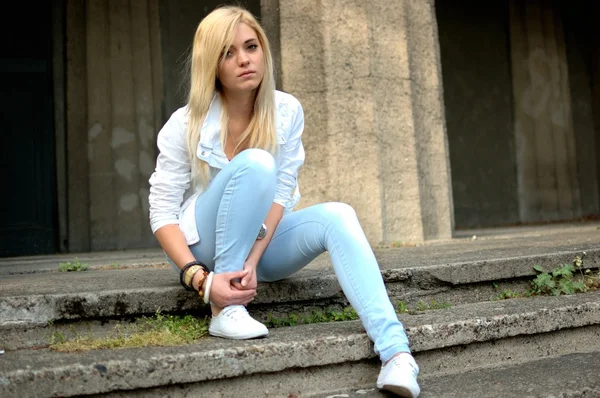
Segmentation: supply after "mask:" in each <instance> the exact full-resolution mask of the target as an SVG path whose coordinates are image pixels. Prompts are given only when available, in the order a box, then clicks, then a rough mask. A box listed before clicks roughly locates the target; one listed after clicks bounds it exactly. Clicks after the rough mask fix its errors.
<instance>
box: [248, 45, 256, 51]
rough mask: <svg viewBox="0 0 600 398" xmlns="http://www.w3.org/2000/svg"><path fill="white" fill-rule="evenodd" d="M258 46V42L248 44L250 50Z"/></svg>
mask: <svg viewBox="0 0 600 398" xmlns="http://www.w3.org/2000/svg"><path fill="white" fill-rule="evenodd" d="M257 48H258V45H256V44H250V45H249V46H248V50H256V49H257Z"/></svg>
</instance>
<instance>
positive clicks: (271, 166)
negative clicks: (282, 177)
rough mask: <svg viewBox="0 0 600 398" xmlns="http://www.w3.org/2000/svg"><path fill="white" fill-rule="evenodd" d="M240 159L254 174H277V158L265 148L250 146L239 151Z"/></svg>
mask: <svg viewBox="0 0 600 398" xmlns="http://www.w3.org/2000/svg"><path fill="white" fill-rule="evenodd" d="M238 156H239V157H240V159H239V160H240V161H241V162H242V163H243V164H244V165H245V167H246V168H247V169H250V170H252V172H253V173H254V174H259V175H263V176H276V175H277V166H276V164H275V158H273V155H271V154H270V153H269V152H267V151H265V150H264V149H257V148H250V149H246V150H244V151H242V152H240V153H239V155H238Z"/></svg>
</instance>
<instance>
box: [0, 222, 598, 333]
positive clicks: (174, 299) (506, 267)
mask: <svg viewBox="0 0 600 398" xmlns="http://www.w3.org/2000/svg"><path fill="white" fill-rule="evenodd" d="M567 240H569V239H567ZM599 241H600V233H598V234H597V236H596V234H595V233H593V234H590V233H586V234H584V235H582V236H577V239H575V238H574V237H571V238H570V240H569V242H567V243H565V242H564V241H562V242H563V245H562V246H561V245H557V246H556V247H553V248H551V247H549V246H550V245H549V243H548V242H547V241H543V244H542V241H540V242H538V244H537V246H536V245H534V244H533V241H532V240H529V241H528V244H531V246H528V247H521V248H520V249H518V250H517V247H516V246H514V247H513V244H512V243H511V245H508V247H507V246H505V247H504V250H503V251H499V249H498V248H495V249H494V248H488V249H485V250H484V249H482V246H481V245H480V246H479V249H478V250H475V251H474V252H469V251H468V250H467V246H468V244H467V246H465V245H456V246H457V247H460V248H462V249H460V250H459V249H458V248H456V247H454V246H453V245H441V246H439V247H437V248H436V249H434V248H433V246H432V247H430V248H429V253H428V254H426V253H424V252H423V250H421V248H412V249H419V250H418V253H415V251H414V250H411V248H408V249H393V250H392V249H390V250H382V251H378V252H377V257H378V260H379V264H380V267H381V271H382V275H383V278H384V280H385V282H386V286H387V289H388V293H389V294H390V296H391V298H392V299H393V300H394V301H399V300H404V301H405V302H406V303H407V304H415V303H416V302H417V301H431V300H436V301H438V302H447V303H450V304H453V305H455V304H461V303H468V302H477V301H482V300H489V299H490V298H493V297H494V296H497V295H498V293H499V291H501V290H503V289H511V290H526V289H527V287H528V282H529V280H530V279H531V278H532V277H533V276H534V275H535V271H534V270H533V266H534V265H536V264H540V265H542V266H543V267H545V268H546V269H548V270H550V269H552V268H556V267H557V266H558V265H559V264H563V263H567V262H571V261H572V260H573V258H574V257H575V256H582V255H583V253H585V260H584V268H597V267H598V266H599V265H600V247H599V245H598V242H599ZM511 242H512V241H511ZM513 243H514V242H513ZM554 243H555V244H556V243H557V242H554ZM496 246H497V245H496ZM459 252H460V253H459ZM459 254H460V256H459ZM442 256H446V258H447V259H446V260H444V259H443V258H442ZM459 259H461V260H460V261H458V260H459ZM492 282H498V283H499V288H495V287H494V286H492ZM345 305H347V301H346V300H345V298H344V295H343V293H342V291H341V289H340V286H339V284H338V282H337V278H336V276H335V274H334V273H333V270H332V268H331V265H330V263H329V259H328V256H326V255H324V256H321V258H319V259H317V260H316V261H315V262H314V264H312V265H311V266H310V267H309V268H307V269H304V270H302V271H301V272H299V273H298V274H297V275H295V276H293V277H291V278H289V279H287V280H284V281H280V282H276V283H261V284H260V285H259V295H258V296H257V298H256V299H255V301H254V302H253V312H254V313H256V314H262V315H261V316H266V314H268V313H274V314H275V315H277V314H278V313H289V312H292V311H294V312H306V311H308V312H310V311H311V310H313V309H323V308H326V307H327V308H336V309H339V308H341V307H343V306H345ZM159 308H160V309H161V310H162V311H164V312H174V311H190V310H191V311H199V313H202V311H205V310H206V308H205V307H204V306H203V305H202V304H201V303H200V300H198V299H197V297H196V295H195V294H193V293H190V292H187V291H185V290H183V289H182V288H181V286H179V283H178V276H177V274H176V273H175V272H173V271H172V270H171V269H170V268H168V269H164V268H134V269H121V270H112V269H109V270H95V271H86V272H68V273H59V272H42V273H28V274H11V275H4V276H2V278H1V279H0V328H2V327H6V326H9V327H13V326H15V325H21V326H22V327H27V328H31V327H35V326H44V325H46V324H47V323H48V322H50V321H63V320H80V319H98V318H110V317H121V316H134V315H141V314H153V313H155V312H156V311H157V309H159ZM251 308H252V307H251Z"/></svg>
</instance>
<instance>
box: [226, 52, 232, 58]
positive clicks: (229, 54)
mask: <svg viewBox="0 0 600 398" xmlns="http://www.w3.org/2000/svg"><path fill="white" fill-rule="evenodd" d="M232 55H233V53H232V52H231V51H227V53H226V54H225V58H229V57H231V56H232Z"/></svg>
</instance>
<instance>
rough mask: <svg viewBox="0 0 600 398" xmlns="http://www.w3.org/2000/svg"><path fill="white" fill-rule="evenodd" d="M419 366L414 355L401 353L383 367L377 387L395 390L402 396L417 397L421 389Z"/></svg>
mask: <svg viewBox="0 0 600 398" xmlns="http://www.w3.org/2000/svg"><path fill="white" fill-rule="evenodd" d="M418 374H419V366H418V365H417V363H416V362H415V360H414V358H413V357H412V355H410V354H408V353H406V354H400V355H398V356H396V357H394V358H392V359H391V360H389V361H388V363H387V364H386V365H385V366H382V367H381V372H379V377H378V378H377V388H379V389H381V390H387V391H390V392H393V393H395V394H397V395H399V396H401V397H406V398H416V397H417V396H419V393H420V392H421V389H420V388H419V384H418V383H417V375H418Z"/></svg>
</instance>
